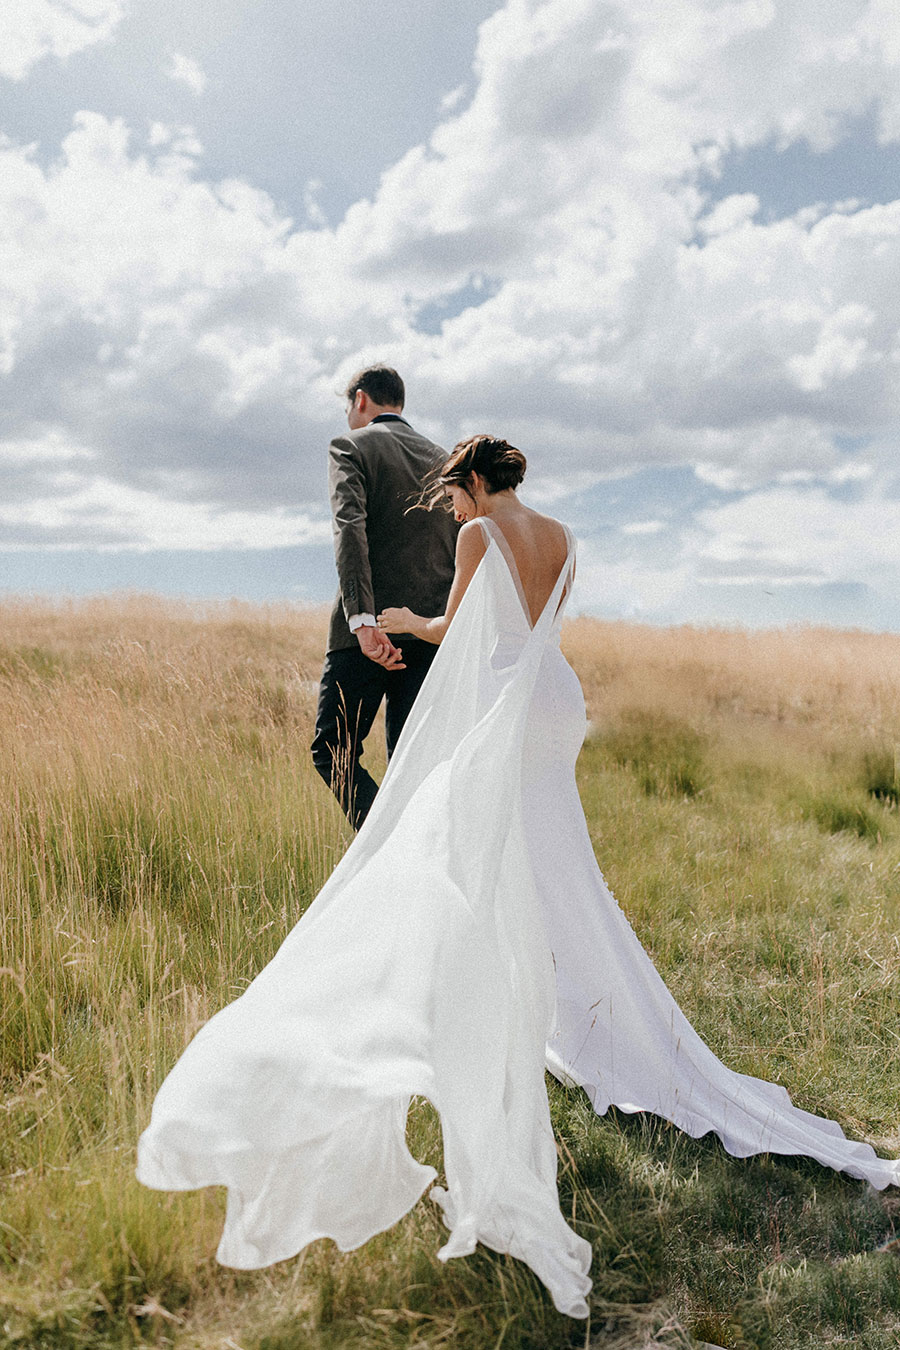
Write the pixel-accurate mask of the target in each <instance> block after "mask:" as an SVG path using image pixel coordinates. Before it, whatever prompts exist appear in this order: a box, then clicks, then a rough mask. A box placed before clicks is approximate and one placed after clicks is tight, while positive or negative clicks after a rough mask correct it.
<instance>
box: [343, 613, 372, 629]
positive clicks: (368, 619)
mask: <svg viewBox="0 0 900 1350" xmlns="http://www.w3.org/2000/svg"><path fill="white" fill-rule="evenodd" d="M347 627H348V628H349V629H350V632H351V633H355V632H356V630H357V628H377V627H378V625H377V624H376V622H375V615H374V614H354V615H353V617H352V618H350V619H348V620H347Z"/></svg>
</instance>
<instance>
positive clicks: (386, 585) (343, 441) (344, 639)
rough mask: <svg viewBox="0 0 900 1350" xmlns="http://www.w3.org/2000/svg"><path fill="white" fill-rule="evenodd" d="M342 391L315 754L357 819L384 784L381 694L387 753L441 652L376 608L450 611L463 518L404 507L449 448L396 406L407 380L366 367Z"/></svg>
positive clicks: (334, 447)
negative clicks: (371, 767)
mask: <svg viewBox="0 0 900 1350" xmlns="http://www.w3.org/2000/svg"><path fill="white" fill-rule="evenodd" d="M346 397H347V401H348V406H347V422H348V424H349V427H350V431H349V434H348V435H345V436H335V438H334V440H333V441H332V442H331V448H330V452H329V472H328V483H329V491H330V495H331V511H332V520H333V526H334V551H335V559H336V561H337V569H338V579H339V582H340V591H339V593H338V597H337V600H336V601H335V605H334V609H333V611H332V615H331V624H330V627H329V632H328V651H327V654H326V656H325V667H324V669H323V671H322V681H321V684H320V686H319V705H318V710H317V713H316V733H315V739H314V740H313V743H312V757H313V763H314V764H315V766H316V769H317V770H318V772H319V773H320V774H321V776H322V777H323V778H324V779H325V782H326V783H327V784H328V785H329V787H330V788H331V790H332V791H333V792H334V794H335V796H336V797H337V799H338V801H339V802H340V803H341V806H342V807H343V809H344V811H346V813H347V816H348V818H349V820H350V822H351V824H352V825H353V826H354V827H355V828H356V829H359V827H360V825H361V824H362V822H363V821H364V820H365V818H366V815H367V813H368V810H369V807H370V806H371V805H372V802H373V800H374V797H375V793H376V791H377V789H378V785H377V783H376V782H375V780H374V778H372V776H371V774H369V773H368V772H367V771H366V769H364V768H363V767H362V765H361V764H360V758H361V756H362V751H363V742H364V740H365V738H366V736H367V735H368V734H369V731H370V730H371V727H372V723H373V721H374V720H375V715H376V713H377V712H378V709H379V707H380V706H381V700H382V699H383V698H385V699H386V707H385V723H386V726H385V729H386V734H387V752H388V757H389V758H390V756H391V754H392V753H393V750H394V746H395V745H396V743H397V739H398V737H399V735H400V732H401V730H402V728H403V724H404V722H405V721H406V718H407V716H408V714H409V711H410V709H411V708H412V705H413V702H414V701H415V698H416V695H417V694H418V692H419V689H420V688H421V686H422V681H423V680H424V679H425V676H426V674H427V673H428V667H429V666H430V665H431V662H432V661H433V659H434V656H435V654H436V652H437V647H435V646H434V645H433V644H432V643H429V642H423V641H422V640H421V639H419V638H413V637H409V636H404V635H402V634H399V635H398V634H393V635H391V636H390V637H389V636H388V635H387V634H386V633H382V632H381V630H380V629H379V628H378V627H377V626H376V623H375V616H376V615H377V614H379V613H380V612H381V610H383V609H385V608H387V607H388V606H393V605H408V606H409V607H410V609H412V610H413V611H415V613H417V614H427V615H432V614H443V612H444V610H445V608H446V605H447V597H448V595H449V593H450V584H451V582H452V580H453V564H454V554H455V548H456V534H457V529H458V526H457V525H456V522H455V521H454V518H453V516H452V515H450V514H449V513H445V512H443V511H425V510H413V511H410V510H409V507H410V506H411V505H412V504H413V503H414V502H415V501H416V500H417V499H418V498H419V496H420V494H421V492H422V489H423V487H424V486H425V483H426V481H427V479H428V478H429V477H430V476H431V475H432V474H433V473H434V471H435V469H437V468H439V467H440V465H441V464H442V463H443V462H444V461H445V460H446V458H447V456H446V454H445V452H444V451H443V450H442V449H441V448H440V446H438V445H435V444H434V442H433V441H429V440H428V439H427V438H426V437H425V436H422V435H420V434H419V432H417V431H414V430H413V428H412V427H411V426H410V425H409V423H408V422H407V421H406V419H405V418H404V417H402V416H401V413H402V410H403V404H404V402H405V390H404V387H403V381H402V380H401V378H400V376H399V375H398V374H397V372H396V371H395V370H391V369H390V367H388V366H370V367H369V368H367V369H366V370H362V371H360V372H359V374H358V375H354V377H353V379H352V380H351V381H350V383H349V385H348V386H347V391H346ZM393 637H397V638H398V639H399V640H401V641H402V647H400V646H397V645H396V644H395V642H394V641H393V640H392V638H393Z"/></svg>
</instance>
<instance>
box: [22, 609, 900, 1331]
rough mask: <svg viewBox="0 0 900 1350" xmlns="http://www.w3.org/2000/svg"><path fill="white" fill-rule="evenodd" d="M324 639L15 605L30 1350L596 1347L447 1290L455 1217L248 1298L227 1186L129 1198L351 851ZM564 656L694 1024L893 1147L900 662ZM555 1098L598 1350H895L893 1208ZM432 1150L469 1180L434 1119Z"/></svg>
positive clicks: (897, 1302)
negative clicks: (226, 1204) (149, 1144)
mask: <svg viewBox="0 0 900 1350" xmlns="http://www.w3.org/2000/svg"><path fill="white" fill-rule="evenodd" d="M324 635H325V615H324V614H323V613H322V612H320V611H304V610H302V609H298V608H294V607H290V606H287V605H281V606H278V605H273V606H251V605H242V604H237V603H229V604H207V605H191V604H186V603H185V604H180V603H176V602H171V601H161V600H157V599H154V598H152V597H126V598H119V599H113V598H106V599H98V600H91V601H84V602H70V603H63V602H41V601H36V600H23V601H15V600H7V601H4V602H3V603H2V604H0V746H2V754H0V802H2V805H0V851H2V865H0V968H2V969H0V1075H2V1082H3V1089H4V1100H3V1110H2V1113H0V1177H2V1186H3V1210H2V1218H0V1345H5V1344H10V1345H12V1344H17V1345H38V1344H41V1345H48V1346H49V1345H54V1346H69V1345H71V1346H76V1345H77V1346H86V1345H98V1346H99V1345H121V1344H131V1343H136V1342H137V1341H139V1340H145V1341H150V1342H152V1343H159V1344H177V1345H179V1346H185V1347H187V1346H191V1347H198V1348H199V1347H204V1348H205V1347H212V1346H217V1347H218V1346H225V1345H229V1344H230V1345H231V1346H234V1345H239V1346H242V1347H244V1350H250V1347H252V1346H259V1347H261V1348H262V1347H266V1350H294V1348H295V1347H296V1348H297V1350H299V1348H300V1347H307V1346H308V1347H319V1348H321V1347H326V1346H339V1345H384V1346H397V1347H399V1346H406V1345H413V1344H415V1345H420V1346H426V1345H427V1346H432V1345H433V1346H438V1345H441V1346H443V1345H459V1346H465V1347H476V1346H482V1345H484V1346H488V1345H499V1344H501V1343H502V1344H503V1345H504V1346H506V1347H507V1350H509V1347H514V1346H535V1347H539V1346H540V1347H544V1346H555V1345H568V1344H575V1343H583V1339H584V1330H583V1328H581V1329H579V1328H577V1327H574V1326H573V1324H571V1323H569V1322H567V1321H566V1319H562V1318H560V1317H558V1316H557V1315H556V1314H555V1313H554V1312H553V1309H552V1308H551V1307H550V1306H549V1304H548V1302H547V1300H546V1298H545V1296H544V1294H543V1292H542V1290H541V1289H540V1288H539V1287H538V1286H537V1285H536V1283H535V1282H534V1281H533V1279H532V1278H531V1277H530V1275H529V1274H528V1272H526V1271H524V1270H523V1269H522V1268H521V1267H519V1266H518V1265H517V1264H516V1263H514V1262H511V1261H504V1260H502V1259H500V1258H495V1257H491V1256H489V1255H487V1254H483V1255H479V1256H478V1257H477V1258H476V1259H474V1260H472V1261H468V1262H465V1263H463V1262H454V1263H451V1265H450V1266H449V1267H448V1268H446V1269H445V1268H443V1267H440V1266H439V1265H438V1264H437V1263H436V1261H435V1259H434V1255H433V1253H434V1251H435V1249H436V1248H437V1246H438V1245H440V1237H439V1224H438V1222H437V1219H436V1218H435V1216H434V1214H433V1213H432V1212H431V1209H430V1208H429V1206H428V1205H427V1204H426V1203H423V1204H422V1205H420V1206H419V1207H418V1208H417V1209H416V1210H415V1211H414V1212H413V1214H412V1215H410V1216H408V1218H407V1219H406V1220H404V1221H403V1223H402V1224H400V1225H399V1226H398V1227H397V1228H396V1229H395V1230H393V1231H392V1233H390V1234H386V1235H383V1236H382V1237H381V1238H379V1239H377V1240H376V1241H375V1242H373V1243H371V1244H369V1245H368V1246H367V1247H366V1248H364V1249H363V1250H362V1251H361V1252H359V1253H354V1254H350V1255H347V1256H342V1255H340V1254H338V1253H336V1252H335V1251H334V1249H333V1248H332V1247H331V1246H330V1245H329V1244H324V1243H320V1244H316V1246H315V1247H314V1248H312V1249H311V1250H310V1251H309V1252H308V1253H307V1254H306V1255H305V1256H304V1257H302V1258H300V1259H299V1260H297V1261H294V1262H287V1263H282V1265H281V1266H279V1267H277V1268H276V1269H274V1270H273V1271H271V1272H260V1273H257V1274H253V1275H237V1274H235V1273H233V1272H227V1271H224V1270H222V1269H221V1268H219V1267H217V1266H216V1265H215V1262H214V1260H213V1255H212V1254H213V1252H214V1249H215V1245H216V1240H217V1236H218V1228H219V1225H220V1222H221V1197H220V1196H219V1195H216V1194H210V1193H201V1194H198V1195H191V1196H178V1197H165V1196H159V1195H156V1194H153V1193H151V1192H148V1191H145V1190H143V1189H142V1188H141V1187H139V1186H138V1185H137V1183H136V1182H135V1181H134V1180H133V1159H134V1146H135V1142H136V1139H137V1136H138V1133H139V1132H140V1129H141V1128H142V1127H143V1125H144V1124H145V1123H146V1120H147V1117H148V1113H149V1107H150V1103H151V1101H152V1097H153V1093H154V1091H155V1089H156V1087H157V1086H158V1084H159V1082H160V1081H161V1078H162V1077H163V1075H164V1074H165V1072H166V1071H167V1069H168V1068H169V1067H170V1066H171V1064H172V1062H173V1060H174V1059H175V1057H176V1056H177V1054H178V1053H179V1051H180V1049H181V1048H182V1047H183V1046H184V1044H185V1043H186V1042H187V1040H188V1039H189V1038H190V1036H191V1035H192V1034H193V1033H194V1031H195V1030H196V1029H197V1027H198V1026H199V1025H201V1023H202V1022H203V1021H204V1020H205V1019H206V1018H207V1017H208V1016H209V1015H210V1014H211V1013H212V1012H213V1011H215V1009H216V1008H217V1007H219V1006H221V1005H222V1004H223V1003H224V1002H226V1001H227V1000H229V999H231V998H233V997H234V996H235V995H236V994H237V993H238V992H240V990H241V989H243V988H244V987H245V986H246V984H247V982H248V981H249V980H250V979H251V978H252V976H253V975H254V973H255V972H256V971H257V970H258V969H260V967H261V966H262V965H263V964H264V963H265V961H266V960H268V959H269V957H270V956H271V955H272V954H273V953H274V951H275V950H276V948H277V946H278V944H279V943H280V941H281V940H282V938H283V937H284V935H285V933H286V932H287V931H288V929H289V928H290V927H291V925H292V924H293V923H294V922H295V921H296V920H297V918H298V917H299V916H300V914H301V913H302V912H303V909H304V908H305V906H306V905H307V904H308V903H309V901H310V900H311V898H312V897H313V896H314V895H315V893H316V892H317V890H318V889H319V887H320V886H321V884H322V882H323V881H324V879H325V878H326V876H327V875H328V874H329V872H330V870H331V869H332V867H333V865H334V862H335V860H336V859H337V857H338V856H339V855H340V853H341V851H342V850H343V849H344V848H345V847H346V844H347V841H348V839H349V833H348V830H347V827H346V825H345V823H344V822H343V819H342V817H341V815H340V812H339V811H338V810H337V807H336V805H335V804H334V802H333V801H332V799H331V797H330V795H329V794H328V792H327V791H326V790H325V788H324V786H323V784H322V783H321V781H320V780H319V779H318V777H317V776H316V775H315V773H314V771H313V769H312V766H311V763H310V761H309V755H308V745H309V742H310V740H311V735H312V722H313V716H314V707H315V682H316V680H317V678H318V673H319V668H320V663H321V654H322V649H323V644H324ZM564 646H565V648H566V651H567V653H568V654H569V656H570V659H571V660H572V662H573V664H574V666H575V668H576V670H577V671H578V673H579V675H580V677H581V679H582V682H583V684H584V687H585V690H586V694H587V699H588V704H589V712H590V716H591V720H592V726H593V730H592V734H591V737H590V739H589V741H588V744H587V746H586V748H585V751H584V753H583V755H582V759H581V762H580V768H579V775H580V784H581V788H582V793H583V798H584V801H585V806H586V812H587V815H588V821H589V825H590V827H591V831H592V834H593V836H594V838H595V840H596V843H597V850H598V856H599V857H600V860H601V863H602V864H603V865H604V869H605V871H606V873H607V875H608V877H609V878H610V880H611V881H612V883H613V885H614V889H615V890H616V891H617V893H618V895H619V898H620V899H621V900H622V902H623V904H624V907H625V908H626V910H627V912H628V913H629V915H630V917H631V918H632V920H633V922H634V923H635V925H636V927H637V929H638V932H639V934H640V936H641V937H642V939H643V940H644V941H645V943H646V944H647V945H648V947H649V948H650V950H651V951H652V954H653V956H654V959H655V960H656V961H657V963H658V964H659V966H660V969H661V970H662V971H663V973H664V975H665V977H666V978H667V980H668V981H669V982H670V984H671V986H672V987H673V989H674V991H675V992H676V994H677V996H678V997H679V999H680V1000H681V1001H682V1002H683V1004H684V1006H685V1008H686V1010H687V1011H688V1013H689V1015H690V1016H691V1017H692V1019H693V1020H694V1021H695V1022H696V1024H697V1025H698V1027H699V1029H700V1030H701V1031H702V1033H703V1034H704V1035H705V1036H706V1037H707V1039H708V1040H709V1041H710V1043H711V1044H713V1046H714V1048H715V1049H716V1051H717V1053H719V1054H721V1055H723V1056H724V1057H726V1058H727V1059H728V1061H729V1062H730V1063H732V1064H734V1066H735V1067H737V1068H741V1069H744V1070H745V1071H749V1072H754V1073H761V1074H764V1075H765V1076H767V1077H779V1078H780V1080H781V1081H783V1082H785V1083H786V1085H787V1086H788V1087H789V1088H790V1089H791V1091H792V1092H793V1093H794V1095H795V1099H796V1100H798V1101H799V1102H800V1103H801V1104H803V1105H805V1106H807V1107H808V1109H813V1110H819V1111H824V1112H826V1113H827V1114H829V1115H834V1116H836V1117H837V1118H839V1119H840V1120H841V1121H842V1123H844V1124H845V1126H846V1128H848V1129H849V1130H851V1131H852V1132H856V1133H858V1134H860V1135H862V1136H864V1137H867V1138H870V1139H872V1140H873V1141H877V1142H879V1143H880V1145H881V1146H882V1147H883V1148H885V1149H887V1150H888V1151H896V1150H897V1149H898V1148H900V1137H898V1133H897V1131H898V1126H900V1115H898V1106H897V1103H898V1100H900V1092H898V1088H900V1073H898V1068H897V1065H898V1063H900V1057H898V1054H897V1049H898V1042H900V1018H898V1011H897V1010H898V1003H897V999H898V995H900V942H898V933H900V830H898V822H897V792H896V787H897V786H898V784H897V748H898V746H900V637H896V636H885V635H872V634H864V633H840V632H833V631H830V630H824V629H797V630H795V631H791V630H788V631H778V632H770V633H752V634H748V633H744V632H725V631H717V630H699V629H690V628H681V629H669V630H656V629H651V628H645V627H640V626H636V625H628V624H620V623H600V622H596V621H593V620H588V619H578V620H575V621H573V622H571V623H570V624H569V625H568V626H567V628H566V630H565V634H564ZM374 739H376V738H373V740H374ZM371 758H372V760H373V761H374V763H375V766H376V768H378V767H379V766H380V764H381V762H382V755H381V751H380V748H379V747H377V746H374V745H373V749H372V752H371ZM551 1098H552V1106H553V1112H554V1120H555V1123H556V1127H557V1131H558V1134H559V1137H560V1145H561V1154H562V1158H563V1162H564V1166H563V1171H562V1189H563V1194H564V1196H565V1200H566V1203H567V1204H568V1205H569V1206H571V1207H572V1208H573V1209H574V1212H575V1214H576V1220H577V1222H578V1223H579V1224H580V1225H581V1226H582V1230H583V1231H584V1232H586V1233H587V1234H588V1235H589V1236H590V1237H591V1238H592V1240H593V1241H594V1242H595V1246H596V1250H597V1264H596V1268H595V1286H596V1291H597V1313H596V1316H595V1319H594V1328H595V1331H596V1328H597V1327H598V1326H600V1327H605V1328H606V1329H605V1330H604V1331H603V1333H602V1334H603V1336H604V1337H605V1340H603V1341H601V1342H598V1343H602V1344H608V1345H610V1346H612V1345H613V1344H614V1343H615V1341H616V1338H618V1339H619V1343H620V1344H623V1345H624V1344H626V1343H627V1344H631V1345H634V1344H638V1343H644V1342H645V1343H648V1344H649V1343H651V1339H652V1338H653V1337H655V1339H652V1343H653V1344H655V1345H673V1346H674V1345H688V1344H690V1334H689V1329H690V1328H692V1329H693V1331H694V1332H695V1334H697V1335H701V1334H702V1335H703V1336H704V1338H705V1339H708V1340H718V1341H719V1343H721V1344H723V1345H725V1344H727V1345H733V1346H747V1345H757V1344H758V1345H760V1346H763V1345H766V1344H770V1345H778V1346H784V1347H786V1348H787V1347H794V1346H797V1347H799V1346H806V1345H813V1344H818V1343H819V1342H816V1341H814V1340H812V1339H810V1337H812V1336H814V1335H816V1334H818V1332H816V1331H814V1329H813V1328H814V1327H819V1326H820V1325H822V1324H823V1323H822V1319H823V1318H824V1319H825V1324H827V1326H828V1327H829V1328H831V1330H830V1331H829V1335H831V1334H832V1331H833V1333H834V1335H835V1336H837V1335H838V1334H844V1333H845V1332H846V1331H847V1329H848V1328H850V1330H851V1331H852V1334H853V1335H855V1336H856V1337H857V1339H856V1341H855V1342H854V1343H855V1344H858V1345H860V1346H865V1347H866V1350H881V1347H882V1346H885V1347H886V1346H888V1345H894V1344H896V1343H897V1342H896V1341H895V1340H893V1341H892V1340H889V1339H886V1338H888V1337H890V1336H894V1335H895V1334H896V1329H897V1326H898V1316H900V1292H897V1293H896V1295H895V1290H898V1291H900V1276H898V1272H897V1269H896V1265H895V1264H894V1265H893V1266H891V1265H890V1263H891V1262H892V1261H894V1258H893V1257H892V1256H891V1255H890V1253H889V1252H887V1253H878V1252H876V1250H875V1249H876V1247H877V1246H878V1245H879V1244H883V1243H884V1242H885V1241H888V1240H889V1239H890V1235H891V1233H892V1231H893V1228H892V1225H893V1214H894V1213H895V1205H896V1201H895V1199H892V1197H891V1196H890V1195H887V1196H876V1195H874V1193H866V1192H865V1191H864V1188H862V1187H861V1186H860V1185H859V1184H858V1183H852V1182H848V1181H847V1180H846V1179H843V1178H839V1177H835V1176H832V1175H831V1174H829V1173H825V1172H824V1171H823V1170H822V1169H818V1168H816V1167H815V1165H813V1164H806V1163H803V1162H798V1161H795V1160H793V1161H792V1160H787V1161H786V1160H766V1159H763V1160H747V1161H746V1162H743V1163H737V1162H735V1161H734V1160H731V1159H727V1158H726V1157H724V1155H723V1154H722V1152H721V1150H720V1149H719V1148H718V1146H717V1145H716V1143H715V1142H714V1141H710V1140H706V1141H689V1140H685V1139H684V1137H683V1136H680V1135H678V1133H677V1131H673V1130H671V1129H670V1127H667V1126H664V1125H661V1124H658V1123H654V1122H652V1121H646V1120H641V1119H637V1118H636V1119H631V1118H625V1117H618V1116H616V1115H615V1113H613V1114H611V1115H610V1116H609V1117H607V1118H606V1119H604V1120H603V1121H598V1120H597V1119H596V1118H595V1117H593V1116H592V1114H591V1113H590V1111H589V1110H588V1109H587V1108H586V1105H585V1103H584V1100H583V1099H582V1098H581V1096H580V1094H575V1093H567V1092H565V1091H564V1090H563V1089H561V1088H559V1087H557V1086H552V1089H551ZM410 1129H411V1138H412V1141H413V1145H414V1148H415V1149H416V1150H417V1151H418V1153H419V1154H420V1156H423V1157H429V1158H431V1159H433V1160H434V1161H435V1164H436V1165H438V1166H439V1165H440V1138H439V1129H438V1127H437V1123H436V1121H435V1119H434V1117H433V1113H432V1112H431V1111H430V1110H429V1108H427V1106H426V1105H425V1104H424V1103H418V1104H417V1105H416V1108H415V1110H414V1112H413V1117H412V1121H411V1126H410ZM820 1230H821V1231H820ZM698 1236H702V1241H699V1242H698ZM854 1262H855V1263H856V1264H855V1265H854V1264H853V1263H854ZM848 1263H849V1264H848ZM885 1263H887V1264H885ZM889 1275H890V1278H888V1276H889ZM761 1280H762V1281H763V1284H760V1281H761ZM763 1286H764V1287H763ZM767 1328H768V1329H767ZM766 1336H768V1337H769V1340H768V1341H766V1339H765V1338H766ZM773 1336H774V1337H775V1339H774V1340H773V1339H772V1338H773ZM641 1337H643V1338H644V1341H643V1342H641V1340H640V1338H641ZM804 1337H806V1339H804ZM573 1338H574V1339H573ZM579 1338H580V1340H579Z"/></svg>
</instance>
